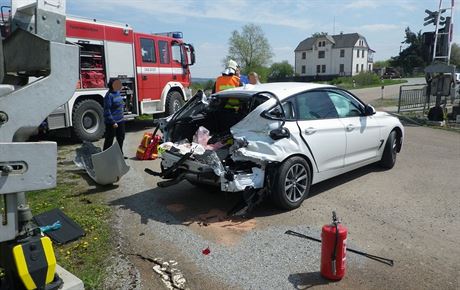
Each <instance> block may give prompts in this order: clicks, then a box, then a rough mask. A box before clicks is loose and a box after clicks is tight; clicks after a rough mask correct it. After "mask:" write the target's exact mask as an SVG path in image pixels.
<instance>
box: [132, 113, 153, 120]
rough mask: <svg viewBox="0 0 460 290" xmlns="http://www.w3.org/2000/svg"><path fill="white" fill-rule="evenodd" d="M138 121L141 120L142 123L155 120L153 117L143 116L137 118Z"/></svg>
mask: <svg viewBox="0 0 460 290" xmlns="http://www.w3.org/2000/svg"><path fill="white" fill-rule="evenodd" d="M136 119H137V120H141V121H149V120H153V115H147V114H142V115H140V116H138V117H136Z"/></svg>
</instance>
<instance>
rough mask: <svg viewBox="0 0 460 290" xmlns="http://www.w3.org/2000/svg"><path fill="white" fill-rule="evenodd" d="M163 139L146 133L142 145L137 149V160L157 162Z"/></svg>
mask: <svg viewBox="0 0 460 290" xmlns="http://www.w3.org/2000/svg"><path fill="white" fill-rule="evenodd" d="M160 140H161V137H160V136H158V135H154V134H153V133H149V132H146V133H144V136H142V140H141V144H139V146H138V147H137V151H136V158H137V159H139V160H155V159H157V158H158V145H159V144H160Z"/></svg>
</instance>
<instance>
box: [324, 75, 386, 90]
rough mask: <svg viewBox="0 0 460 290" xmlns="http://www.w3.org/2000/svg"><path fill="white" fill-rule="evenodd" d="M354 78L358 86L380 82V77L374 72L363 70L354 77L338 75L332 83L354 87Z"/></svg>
mask: <svg viewBox="0 0 460 290" xmlns="http://www.w3.org/2000/svg"><path fill="white" fill-rule="evenodd" d="M353 80H355V82H356V83H355V84H356V86H357V87H364V86H369V85H376V84H380V83H381V80H380V78H379V77H378V76H377V75H376V74H375V73H373V72H361V73H359V74H358V75H356V76H353V77H338V78H335V79H333V80H332V81H331V82H330V84H331V85H336V86H344V87H353Z"/></svg>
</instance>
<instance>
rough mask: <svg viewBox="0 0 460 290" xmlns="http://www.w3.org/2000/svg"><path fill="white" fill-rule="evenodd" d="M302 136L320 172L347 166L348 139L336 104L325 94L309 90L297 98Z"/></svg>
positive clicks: (298, 118) (298, 120)
mask: <svg viewBox="0 0 460 290" xmlns="http://www.w3.org/2000/svg"><path fill="white" fill-rule="evenodd" d="M295 106H296V107H295V109H296V116H297V124H298V125H299V128H300V134H301V136H302V138H303V140H304V141H305V143H306V144H307V147H308V148H309V150H310V151H311V154H312V156H313V159H314V162H315V163H316V165H317V168H318V170H319V171H320V172H323V171H327V170H334V169H338V168H341V167H343V164H344V158H345V148H346V136H345V129H344V126H343V123H342V122H341V121H340V120H339V118H338V115H337V111H336V110H335V107H334V104H333V103H332V102H331V100H330V99H329V96H328V94H327V93H326V92H325V91H321V90H319V91H308V92H303V93H301V94H298V95H296V96H295Z"/></svg>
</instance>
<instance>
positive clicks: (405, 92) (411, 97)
mask: <svg viewBox="0 0 460 290" xmlns="http://www.w3.org/2000/svg"><path fill="white" fill-rule="evenodd" d="M454 90H455V91H454ZM428 100H429V102H428ZM458 100H460V95H459V93H458V87H455V88H452V89H451V95H450V96H447V97H445V100H444V102H445V104H447V102H449V101H450V103H452V104H453V103H454V102H456V101H458ZM435 104H436V96H431V97H430V98H429V99H428V97H427V85H426V84H418V85H402V86H401V87H400V88H399V101H398V113H399V112H401V111H417V110H419V111H425V109H427V108H430V107H432V106H434V105H435Z"/></svg>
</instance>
